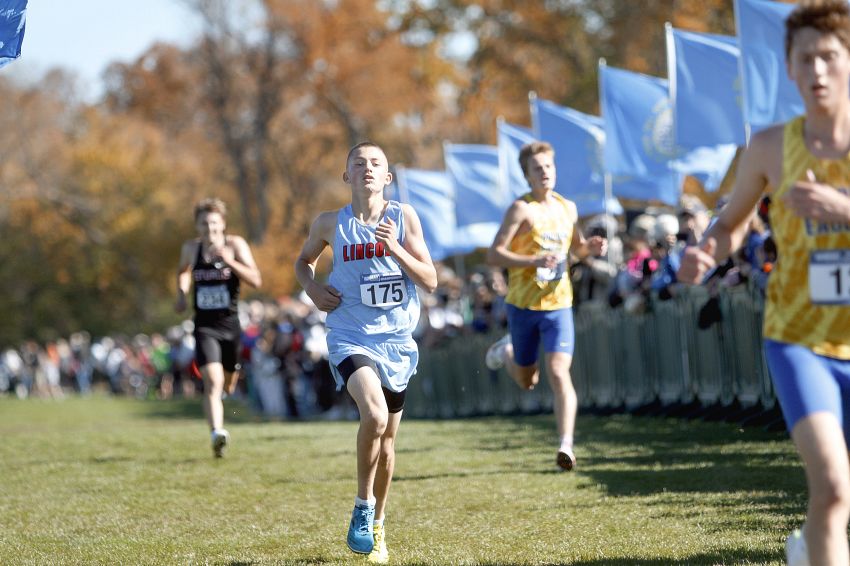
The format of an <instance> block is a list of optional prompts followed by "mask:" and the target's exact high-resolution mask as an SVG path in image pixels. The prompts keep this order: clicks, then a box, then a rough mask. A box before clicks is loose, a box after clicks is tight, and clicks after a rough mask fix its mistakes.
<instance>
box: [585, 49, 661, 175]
mask: <svg viewBox="0 0 850 566" xmlns="http://www.w3.org/2000/svg"><path fill="white" fill-rule="evenodd" d="M599 80H600V87H601V97H600V98H601V107H602V117H603V119H604V122H603V123H604V128H605V151H604V155H605V167H606V169H607V170H608V172H610V173H612V174H614V175H631V176H634V177H644V178H648V177H661V176H666V177H671V178H672V176H671V175H670V172H671V167H670V162H671V161H672V160H674V159H675V158H676V157H677V156H678V151H677V149H676V144H675V140H674V138H673V128H672V126H673V116H672V109H671V107H670V100H669V98H668V87H667V81H666V80H664V79H659V78H657V77H650V76H649V75H644V74H641V73H634V72H631V71H624V70H622V69H616V68H614V67H609V66H607V65H600V66H599Z"/></svg>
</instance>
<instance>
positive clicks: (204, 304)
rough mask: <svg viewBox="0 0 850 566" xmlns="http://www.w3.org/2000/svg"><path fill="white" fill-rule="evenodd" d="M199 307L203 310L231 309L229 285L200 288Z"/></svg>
mask: <svg viewBox="0 0 850 566" xmlns="http://www.w3.org/2000/svg"><path fill="white" fill-rule="evenodd" d="M197 301H198V303H197V307H198V308H199V309H201V310H205V311H208V310H220V309H226V308H228V307H230V291H228V290H227V285H205V286H203V287H198V298H197Z"/></svg>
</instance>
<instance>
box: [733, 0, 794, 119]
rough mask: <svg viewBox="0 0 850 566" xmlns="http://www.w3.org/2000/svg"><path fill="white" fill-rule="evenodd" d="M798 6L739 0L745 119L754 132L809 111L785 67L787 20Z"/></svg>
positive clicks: (739, 34)
mask: <svg viewBox="0 0 850 566" xmlns="http://www.w3.org/2000/svg"><path fill="white" fill-rule="evenodd" d="M795 7H796V6H795V5H794V4H785V3H782V2H773V1H769V0H735V20H736V27H737V31H738V44H739V46H740V48H741V68H742V77H743V86H744V117H745V118H746V120H747V122H748V123H749V124H750V127H751V129H752V131H753V132H757V131H759V130H762V129H764V128H766V127H767V126H770V125H771V124H776V123H778V122H785V121H787V120H789V119H791V118H793V117H795V116H797V115H799V114H802V113H803V112H804V111H805V109H804V107H803V99H802V98H800V93H799V92H798V91H797V87H796V85H795V84H794V83H793V81H791V79H789V78H788V71H787V67H786V65H785V20H786V18H788V14H790V13H791V11H792V10H793V9H794V8H795Z"/></svg>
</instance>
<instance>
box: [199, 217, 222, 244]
mask: <svg viewBox="0 0 850 566" xmlns="http://www.w3.org/2000/svg"><path fill="white" fill-rule="evenodd" d="M224 227H225V224H224V217H223V216H222V215H221V214H219V213H218V212H202V213H200V214H199V215H198V218H197V219H196V220H195V228H196V229H197V230H198V235H199V236H200V237H201V238H203V239H204V240H205V241H207V242H210V241H212V240H213V239H214V238H217V237H219V236H221V235H222V234H224Z"/></svg>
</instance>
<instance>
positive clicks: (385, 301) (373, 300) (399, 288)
mask: <svg viewBox="0 0 850 566" xmlns="http://www.w3.org/2000/svg"><path fill="white" fill-rule="evenodd" d="M406 300H407V285H405V284H404V278H403V277H402V275H401V273H398V272H396V273H384V274H379V273H372V274H368V275H361V276H360V301H361V302H362V303H363V304H364V305H367V306H370V307H394V306H396V305H400V304H402V303H403V302H405V301H406Z"/></svg>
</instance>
